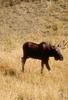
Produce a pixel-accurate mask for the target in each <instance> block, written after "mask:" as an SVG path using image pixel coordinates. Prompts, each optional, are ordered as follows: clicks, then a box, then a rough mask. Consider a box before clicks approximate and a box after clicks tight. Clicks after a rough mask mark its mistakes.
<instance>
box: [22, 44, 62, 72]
mask: <svg viewBox="0 0 68 100" xmlns="http://www.w3.org/2000/svg"><path fill="white" fill-rule="evenodd" d="M49 57H54V58H55V60H63V56H62V54H61V53H60V50H59V48H58V47H55V46H53V45H51V44H48V43H46V42H41V43H40V44H36V43H33V42H26V43H24V45H23V57H22V71H23V72H24V64H25V62H26V60H27V59H28V58H34V59H39V60H41V66H42V67H41V73H42V72H43V68H44V64H46V67H47V69H48V70H50V66H49V64H48V60H49Z"/></svg>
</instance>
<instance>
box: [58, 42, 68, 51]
mask: <svg viewBox="0 0 68 100" xmlns="http://www.w3.org/2000/svg"><path fill="white" fill-rule="evenodd" d="M67 44H68V41H65V40H63V41H60V42H59V43H58V44H57V45H56V46H57V47H60V48H61V49H65V48H66V45H67Z"/></svg>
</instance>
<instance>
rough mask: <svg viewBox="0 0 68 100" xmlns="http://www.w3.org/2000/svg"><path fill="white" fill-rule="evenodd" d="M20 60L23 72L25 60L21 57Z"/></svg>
mask: <svg viewBox="0 0 68 100" xmlns="http://www.w3.org/2000/svg"><path fill="white" fill-rule="evenodd" d="M21 61H22V72H24V65H25V62H26V58H25V57H22V58H21Z"/></svg>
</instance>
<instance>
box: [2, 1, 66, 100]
mask: <svg viewBox="0 0 68 100" xmlns="http://www.w3.org/2000/svg"><path fill="white" fill-rule="evenodd" d="M11 1H12V2H10V0H1V1H0V100H68V44H67V45H66V47H65V48H64V46H63V41H68V0H41V1H42V2H41V3H40V2H37V3H36V2H33V3H32V2H29V3H28V2H21V3H19V4H18V3H16V1H22V0H11ZM24 1H27V0H24ZM29 1H32V0H29ZM35 1H36V0H35ZM50 1H51V2H50ZM10 5H12V6H10ZM5 6H7V7H5ZM26 41H33V42H36V43H39V42H41V41H47V42H50V43H52V44H58V43H59V42H60V44H61V46H62V48H63V49H61V52H62V54H63V56H64V60H63V61H62V62H60V61H57V62H56V61H55V60H54V59H53V58H50V61H49V64H50V67H51V71H50V72H49V71H48V70H47V69H46V67H45V68H44V72H43V74H42V75H41V74H40V69H41V64H40V61H39V60H34V59H29V60H27V62H26V64H25V72H24V73H22V72H21V69H22V65H21V57H22V55H23V51H22V45H23V44H24V42H26Z"/></svg>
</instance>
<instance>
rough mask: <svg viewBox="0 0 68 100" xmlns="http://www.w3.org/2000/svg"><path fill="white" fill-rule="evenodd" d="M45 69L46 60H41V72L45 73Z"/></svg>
mask: <svg viewBox="0 0 68 100" xmlns="http://www.w3.org/2000/svg"><path fill="white" fill-rule="evenodd" d="M43 69H44V61H43V60H42V61H41V74H42V73H43Z"/></svg>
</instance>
